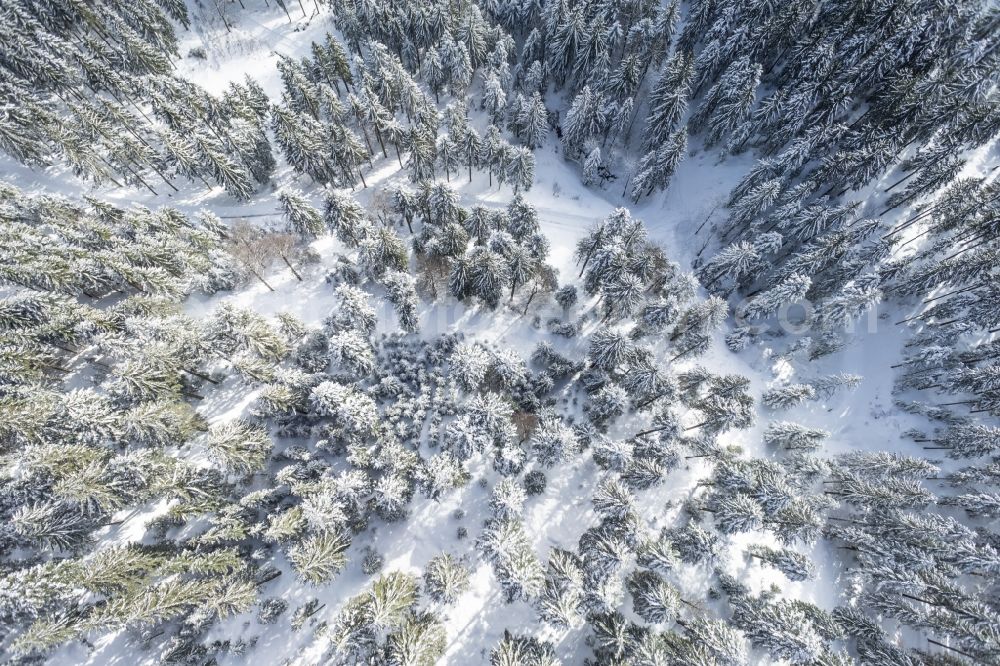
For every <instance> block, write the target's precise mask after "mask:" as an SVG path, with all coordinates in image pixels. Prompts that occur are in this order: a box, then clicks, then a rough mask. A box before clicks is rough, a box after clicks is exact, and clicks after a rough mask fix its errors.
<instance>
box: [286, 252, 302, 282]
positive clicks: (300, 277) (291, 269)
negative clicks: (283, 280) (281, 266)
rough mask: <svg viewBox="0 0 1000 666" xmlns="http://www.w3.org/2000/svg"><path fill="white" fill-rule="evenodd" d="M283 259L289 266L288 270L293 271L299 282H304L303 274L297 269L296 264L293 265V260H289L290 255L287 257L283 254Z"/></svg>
mask: <svg viewBox="0 0 1000 666" xmlns="http://www.w3.org/2000/svg"><path fill="white" fill-rule="evenodd" d="M281 260H282V261H283V262H285V265H286V266H288V270H290V271H291V272H292V275H294V276H295V279H296V280H298V281H299V282H302V276H301V275H299V272H298V271H297V270H295V266H292V262H290V261H288V257H286V256H285V255H281Z"/></svg>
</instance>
